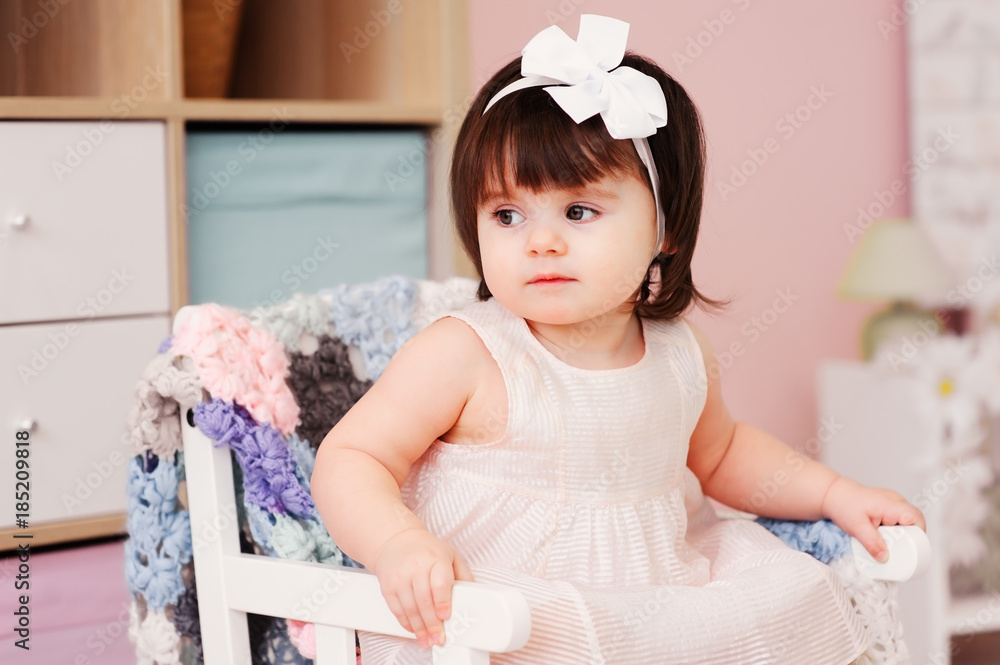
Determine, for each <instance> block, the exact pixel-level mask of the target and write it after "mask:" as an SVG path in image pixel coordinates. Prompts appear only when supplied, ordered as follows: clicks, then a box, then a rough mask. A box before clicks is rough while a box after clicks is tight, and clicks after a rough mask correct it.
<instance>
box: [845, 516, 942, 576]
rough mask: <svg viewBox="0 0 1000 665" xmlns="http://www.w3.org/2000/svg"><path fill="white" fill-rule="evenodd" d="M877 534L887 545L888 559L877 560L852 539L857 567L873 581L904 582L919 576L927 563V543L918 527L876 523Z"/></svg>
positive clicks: (928, 553)
mask: <svg viewBox="0 0 1000 665" xmlns="http://www.w3.org/2000/svg"><path fill="white" fill-rule="evenodd" d="M878 532H879V534H881V536H882V539H883V540H884V541H885V544H886V546H887V547H888V548H889V558H888V559H886V561H885V563H879V562H878V561H876V560H875V559H873V558H872V556H871V555H870V554H869V553H868V550H866V549H865V546H864V545H862V544H861V542H860V541H859V540H858V539H856V538H851V551H852V553H853V554H854V560H855V562H856V563H857V565H858V569H859V570H860V571H861V572H862V573H864V574H865V575H867V576H868V577H870V578H872V579H875V580H884V581H887V582H905V581H906V580H909V579H912V578H914V577H920V576H921V575H923V574H924V573H925V572H926V571H927V569H928V568H930V565H931V542H930V540H929V539H928V538H927V534H926V533H924V530H923V529H921V528H920V527H919V526H899V525H896V526H880V527H879V528H878Z"/></svg>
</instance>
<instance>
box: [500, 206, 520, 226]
mask: <svg viewBox="0 0 1000 665" xmlns="http://www.w3.org/2000/svg"><path fill="white" fill-rule="evenodd" d="M493 218H494V219H495V220H497V222H499V223H500V226H515V225H516V224H520V223H521V222H523V221H524V215H522V214H521V213H519V212H517V211H515V210H510V209H507V208H505V209H503V210H497V211H496V212H495V213H493ZM518 218H520V221H519V220H518Z"/></svg>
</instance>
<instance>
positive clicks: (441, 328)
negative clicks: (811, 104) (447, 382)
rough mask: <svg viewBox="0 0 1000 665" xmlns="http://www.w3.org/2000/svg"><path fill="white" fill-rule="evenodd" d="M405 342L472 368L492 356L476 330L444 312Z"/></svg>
mask: <svg viewBox="0 0 1000 665" xmlns="http://www.w3.org/2000/svg"><path fill="white" fill-rule="evenodd" d="M407 346H410V347H411V349H410V350H411V351H419V352H421V353H427V354H429V355H431V356H433V357H436V358H441V359H443V360H446V361H447V362H446V364H447V365H449V366H453V367H465V368H467V369H471V368H473V367H475V366H477V365H478V364H480V363H482V362H485V361H487V360H490V359H491V356H490V353H489V351H488V350H487V348H486V346H485V345H484V344H483V341H482V339H480V337H479V335H478V334H477V333H476V331H475V330H473V329H472V327H471V326H470V325H469V324H468V323H466V322H465V321H463V320H462V319H459V318H456V317H453V316H443V317H441V318H439V319H437V320H436V321H434V322H433V323H431V324H429V325H428V326H426V327H425V328H423V329H422V330H420V331H419V332H417V334H416V335H414V336H413V337H412V338H410V340H408V341H407V342H406V344H404V345H403V347H404V348H405V347H407ZM400 350H402V349H400Z"/></svg>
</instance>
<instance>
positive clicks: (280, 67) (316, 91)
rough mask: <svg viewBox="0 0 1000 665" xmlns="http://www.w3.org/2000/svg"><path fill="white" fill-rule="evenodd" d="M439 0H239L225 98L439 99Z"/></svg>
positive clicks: (413, 101) (441, 30) (409, 101)
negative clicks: (237, 27) (238, 19)
mask: <svg viewBox="0 0 1000 665" xmlns="http://www.w3.org/2000/svg"><path fill="white" fill-rule="evenodd" d="M443 1H444V0H423V1H421V2H412V0H356V1H352V2H342V1H339V0H287V1H286V2H282V3H276V2H268V1H267V0H245V2H244V3H243V4H244V10H243V16H242V22H241V26H240V33H239V39H238V45H237V49H236V58H235V62H234V66H233V75H232V82H231V86H230V96H231V97H233V98H254V99H260V98H285V99H329V100H366V101H381V102H387V103H390V104H394V105H404V106H405V105H411V104H416V105H423V104H428V103H439V100H440V99H441V98H442V90H443V80H442V79H443V71H444V66H443V65H444V63H443V62H442V46H441V42H442V39H443V33H444V26H443V24H444V18H443V17H444V16H445V12H444V8H443V7H442V2H443Z"/></svg>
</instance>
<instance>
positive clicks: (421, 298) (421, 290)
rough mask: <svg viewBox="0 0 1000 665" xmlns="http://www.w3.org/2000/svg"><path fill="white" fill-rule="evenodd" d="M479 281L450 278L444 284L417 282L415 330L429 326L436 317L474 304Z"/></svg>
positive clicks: (466, 278) (414, 312)
mask: <svg viewBox="0 0 1000 665" xmlns="http://www.w3.org/2000/svg"><path fill="white" fill-rule="evenodd" d="M478 289H479V280H475V279H470V278H468V277H452V278H450V279H448V280H446V281H444V282H433V281H430V280H425V279H421V280H417V304H416V307H414V309H413V324H414V325H415V326H416V327H417V329H418V330H419V329H421V328H424V327H426V326H427V325H429V324H430V323H431V322H432V321H434V319H436V318H437V317H439V316H441V315H443V314H447V313H448V312H451V311H453V310H456V309H461V308H462V307H465V306H466V305H471V304H472V303H474V302H476V291H477V290H478Z"/></svg>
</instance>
